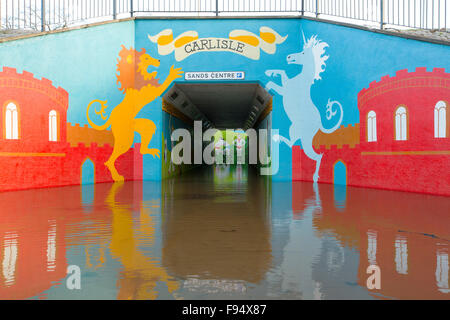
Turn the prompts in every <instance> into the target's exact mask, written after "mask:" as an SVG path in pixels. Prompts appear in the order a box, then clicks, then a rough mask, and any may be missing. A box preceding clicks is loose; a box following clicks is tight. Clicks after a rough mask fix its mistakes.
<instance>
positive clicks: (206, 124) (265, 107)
mask: <svg viewBox="0 0 450 320" xmlns="http://www.w3.org/2000/svg"><path fill="white" fill-rule="evenodd" d="M163 111H164V112H163V140H164V141H163V144H164V145H163V148H164V150H165V152H164V157H163V160H162V161H163V170H162V171H163V173H162V176H163V178H166V177H173V176H177V175H181V174H183V173H185V172H187V171H189V170H190V169H193V168H196V169H197V170H199V168H198V167H199V165H198V163H197V165H195V164H194V165H191V166H186V165H182V166H181V168H177V166H176V165H174V164H173V163H172V161H171V159H170V154H171V152H172V150H173V149H174V147H175V145H176V144H177V143H178V141H172V139H171V136H172V133H173V132H174V130H176V129H179V128H183V129H187V130H189V131H190V133H191V135H193V131H194V130H193V129H194V123H195V122H196V121H197V126H199V125H200V124H199V122H200V123H201V128H202V133H205V132H206V131H207V130H209V129H217V130H219V132H220V133H217V134H216V135H214V138H213V139H212V140H211V141H208V142H205V141H203V144H202V154H203V151H204V150H205V148H207V146H208V145H209V144H211V142H213V143H214V152H213V154H214V157H215V158H216V159H220V157H221V156H223V158H222V159H223V164H222V162H220V161H219V160H218V161H219V163H220V165H218V164H217V163H218V162H217V161H215V162H214V164H211V165H208V164H207V163H205V161H202V165H201V167H202V169H203V170H210V167H215V170H216V171H217V170H221V171H224V172H231V171H233V170H234V169H235V168H236V166H239V167H240V168H239V170H242V169H244V170H245V172H246V174H248V173H256V172H257V170H253V169H254V168H255V167H258V166H261V165H263V163H267V161H266V160H262V156H261V155H262V154H265V155H268V154H270V150H269V149H270V143H268V142H267V140H268V139H267V137H268V135H270V129H271V111H272V96H271V95H270V94H269V93H268V92H267V91H266V90H265V89H264V88H263V87H262V86H261V85H260V84H259V83H257V82H254V83H242V82H235V83H231V82H227V83H217V82H214V83H211V82H206V83H201V82H192V83H175V84H174V85H173V86H172V87H171V88H170V89H169V90H168V91H167V92H166V93H165V95H164V96H163ZM198 121H199V122H198ZM263 131H264V132H265V136H264V137H261V134H260V133H261V132H263ZM227 132H228V133H227ZM230 132H231V133H230ZM233 132H234V133H233ZM249 132H250V133H249ZM253 133H254V134H255V135H253ZM263 138H264V142H260V140H261V139H263ZM250 139H254V140H252V141H250ZM220 140H222V141H220ZM241 141H244V142H241ZM252 142H253V143H254V144H253V146H255V148H253V147H252V148H250V147H249V146H250V144H251V143H252ZM191 145H192V148H194V143H193V141H191ZM250 149H251V150H250ZM261 149H265V150H264V153H261V151H260V150H261ZM251 152H253V153H252V154H253V157H251V156H250V153H251ZM192 153H193V152H192ZM230 155H231V156H230ZM227 156H230V158H227ZM193 158H194V156H193V154H192V163H194V162H195V161H194V159H193ZM229 159H231V162H230V161H229ZM255 159H256V161H255ZM217 167H220V168H217ZM249 167H251V169H250V170H249ZM222 174H223V173H222Z"/></svg>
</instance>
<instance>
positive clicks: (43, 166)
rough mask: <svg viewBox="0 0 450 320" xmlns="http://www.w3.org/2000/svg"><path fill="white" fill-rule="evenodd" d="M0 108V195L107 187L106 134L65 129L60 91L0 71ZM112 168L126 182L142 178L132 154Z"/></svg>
mask: <svg viewBox="0 0 450 320" xmlns="http://www.w3.org/2000/svg"><path fill="white" fill-rule="evenodd" d="M0 106H1V107H2V109H1V115H0V130H1V132H2V135H1V139H0V166H1V168H2V172H3V174H2V175H1V177H0V191H6V190H19V189H28V188H38V187H48V186H64V185H76V184H82V183H94V182H108V181H112V179H111V175H110V173H109V171H108V169H107V168H106V167H105V165H104V162H105V161H106V160H107V158H108V156H109V154H110V153H111V151H112V147H111V143H112V142H113V137H112V134H111V133H110V131H109V132H98V131H96V130H93V129H91V128H89V127H88V126H87V125H85V126H84V127H82V126H80V125H78V124H74V125H73V124H70V123H67V110H68V107H69V94H68V92H67V91H66V90H64V89H63V88H61V87H58V88H56V87H55V86H54V85H53V84H52V82H51V81H50V80H47V79H45V78H43V79H36V78H35V77H34V75H33V74H31V73H29V72H27V71H23V73H18V72H17V71H16V69H13V68H8V67H3V70H2V71H1V72H0ZM118 166H119V167H121V168H123V171H124V172H125V177H126V178H127V179H129V180H132V179H140V178H141V177H142V156H141V155H140V154H139V153H138V152H137V153H135V149H131V150H130V151H129V152H128V153H127V154H125V155H124V156H123V157H122V158H121V159H120V161H119V163H118ZM139 168H140V169H139Z"/></svg>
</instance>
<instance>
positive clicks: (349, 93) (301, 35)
mask: <svg viewBox="0 0 450 320" xmlns="http://www.w3.org/2000/svg"><path fill="white" fill-rule="evenodd" d="M106 33H108V34H111V35H112V36H111V37H105V34H106ZM84 36H85V37H84ZM225 40H226V41H225ZM33 41H35V40H33V38H32V39H24V40H21V41H18V42H17V41H12V42H9V43H7V45H6V44H2V46H0V61H2V66H1V67H2V69H1V70H2V71H1V72H0V98H1V101H0V106H1V107H2V110H1V128H0V129H1V134H2V136H1V137H2V139H1V141H0V164H1V165H2V171H3V173H2V175H1V176H0V190H17V189H26V188H34V187H47V186H61V185H69V184H80V183H85V184H88V183H93V182H106V181H121V180H133V179H144V180H161V179H162V178H166V177H169V176H171V175H172V173H173V174H174V175H178V174H180V173H182V172H184V169H183V168H176V167H175V166H173V165H172V164H171V162H170V161H169V160H170V153H171V149H172V147H173V145H172V141H171V139H170V135H171V132H172V131H173V130H174V129H176V128H181V127H184V128H188V129H190V128H191V123H190V121H192V119H185V118H183V115H181V114H175V113H174V112H172V111H170V112H168V109H167V108H166V106H164V102H163V99H162V95H163V94H164V92H165V91H166V89H168V88H169V87H170V86H171V84H172V83H173V82H174V81H177V82H183V81H186V80H184V79H182V74H183V72H205V71H212V72H225V71H240V72H241V71H242V72H243V73H244V74H245V80H239V81H240V82H242V81H245V82H250V83H259V84H261V85H262V86H265V87H266V89H267V90H270V92H271V93H273V94H274V96H273V102H272V105H273V106H272V108H271V109H270V115H267V114H266V115H265V116H268V117H267V119H270V121H267V122H262V123H260V124H258V125H257V126H256V127H258V126H260V125H261V126H263V127H265V128H267V129H269V130H271V129H277V130H279V135H275V136H274V140H277V141H274V142H276V143H278V142H282V143H279V144H278V145H279V171H278V173H277V174H275V175H273V176H272V179H273V180H275V181H280V180H307V181H315V182H323V183H335V184H346V185H354V186H364V187H374V188H386V189H395V190H404V191H414V192H425V193H434V194H441V195H450V173H449V172H450V170H449V163H450V161H449V156H450V154H449V152H450V134H449V130H450V115H449V114H450V110H449V101H450V93H449V92H450V85H449V70H450V65H449V64H448V59H443V58H442V57H445V56H447V55H448V50H449V49H448V46H444V45H437V44H431V43H426V42H420V41H407V40H405V39H401V38H397V37H393V36H387V35H383V34H375V33H371V32H368V31H363V30H356V29H352V28H347V27H342V26H334V25H333V26H332V25H329V24H326V23H319V22H316V21H306V20H299V19H263V20H261V19H224V20H214V21H213V20H208V19H206V20H195V19H192V20H174V21H172V20H136V21H131V22H130V21H129V22H123V23H122V22H121V23H118V24H111V25H109V24H107V25H104V26H101V27H93V28H87V29H86V30H74V31H70V32H62V33H59V34H55V35H53V36H52V37H44V38H39V41H38V42H39V44H36V46H37V49H38V50H36V51H35V53H34V54H31V53H30V52H28V51H27V52H24V51H23V49H22V48H23V46H24V45H27V44H28V43H29V44H31V43H35V42H33ZM76 41H78V42H76ZM221 41H225V42H226V47H225V44H224V43H225V42H221ZM75 42H76V44H77V46H76V48H75V47H74V43H75ZM375 43H376V45H373V44H375ZM98 44H101V49H98V48H99V46H98ZM121 45H123V47H122V49H121ZM222 46H224V47H222ZM134 48H141V49H140V50H136V49H134ZM239 48H240V49H239ZM299 48H301V49H299ZM380 48H383V50H381V49H380ZM75 49H76V50H75ZM194 49H195V50H194ZM380 50H381V51H380ZM188 51H189V52H188ZM191 51H192V52H191ZM239 51H242V52H239ZM261 51H262V53H261ZM411 52H413V53H414V54H411ZM194 53H195V54H194ZM117 57H118V58H119V59H117ZM68 61H71V63H68ZM41 62H42V63H41ZM325 63H326V64H325ZM175 64H176V65H177V68H175V67H174V65H175ZM55 65H64V66H65V68H55ZM42 77H47V78H49V79H52V81H50V80H47V79H46V78H42ZM160 77H161V78H162V79H165V80H164V81H163V82H162V83H161V84H159V82H158V78H160ZM210 81H216V82H217V81H219V80H210ZM228 81H237V80H228ZM117 85H119V90H117V89H118V88H117ZM63 88H64V89H63ZM330 97H331V98H330ZM94 98H100V99H99V100H93V99H94ZM106 99H108V100H109V102H108V103H107V102H106V101H104V100H106ZM107 105H109V107H107ZM86 106H88V108H87V109H86ZM111 106H116V107H114V108H113V107H111ZM171 112H172V113H171ZM180 121H181V122H180ZM109 127H111V129H110V130H109V129H108V128H109ZM328 128H330V129H328ZM98 129H100V130H98ZM271 146H273V143H268V144H267V148H266V149H267V150H269V152H268V153H269V154H270V153H271V152H270V148H271ZM233 147H234V148H235V149H236V148H237V145H236V144H235V145H233ZM162 154H164V156H161V155H162ZM272 160H273V159H271V160H270V161H271V162H273V161H272Z"/></svg>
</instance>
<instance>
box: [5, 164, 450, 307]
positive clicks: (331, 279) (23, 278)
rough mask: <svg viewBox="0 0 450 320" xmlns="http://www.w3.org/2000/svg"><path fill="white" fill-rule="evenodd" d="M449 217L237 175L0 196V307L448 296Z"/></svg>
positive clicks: (437, 205)
mask: <svg viewBox="0 0 450 320" xmlns="http://www.w3.org/2000/svg"><path fill="white" fill-rule="evenodd" d="M449 209H450V198H449V197H441V196H432V195H423V194H414V193H404V192H393V191H385V190H374V189H364V188H353V187H343V186H333V185H326V184H319V185H317V184H312V183H308V182H274V181H271V180H270V179H267V178H264V177H259V176H257V175H256V174H255V171H254V170H252V169H251V168H250V169H247V168H246V167H241V166H237V167H236V166H218V167H209V168H199V169H195V170H192V171H191V172H189V173H187V174H185V175H183V176H180V177H177V178H174V179H168V180H165V181H163V182H126V183H122V184H120V183H119V184H97V185H90V186H81V187H80V186H75V187H63V188H51V189H39V190H28V191H20V192H5V193H0V212H1V214H0V262H1V265H0V269H1V272H0V299H449V298H450V289H449V259H448V256H449V246H450V210H449ZM370 265H376V266H378V267H379V270H380V286H381V288H380V289H376V288H375V289H369V288H368V287H367V285H366V284H367V279H368V277H369V276H370V274H368V273H367V268H368V267H369V266H370ZM69 266H78V267H79V268H80V271H81V273H80V275H81V277H80V279H81V289H79V290H77V289H75V290H70V289H69V288H70V286H68V285H67V282H68V279H69V276H70V275H69V276H68V274H67V269H68V267H69Z"/></svg>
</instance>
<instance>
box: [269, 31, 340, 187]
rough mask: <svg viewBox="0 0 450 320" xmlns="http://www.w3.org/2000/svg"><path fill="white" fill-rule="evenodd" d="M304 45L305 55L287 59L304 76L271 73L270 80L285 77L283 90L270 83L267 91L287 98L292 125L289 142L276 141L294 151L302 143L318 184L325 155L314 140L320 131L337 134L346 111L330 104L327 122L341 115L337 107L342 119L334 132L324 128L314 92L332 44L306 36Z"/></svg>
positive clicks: (275, 137) (327, 108)
mask: <svg viewBox="0 0 450 320" xmlns="http://www.w3.org/2000/svg"><path fill="white" fill-rule="evenodd" d="M303 42H304V45H303V51H301V52H298V53H292V54H290V55H288V56H287V58H286V60H287V63H288V64H297V65H301V66H303V69H302V72H301V73H299V74H298V75H296V76H295V77H292V78H288V76H287V75H286V72H285V71H284V70H267V71H266V75H267V76H269V77H273V76H280V77H281V86H279V85H276V84H275V83H274V82H272V81H270V82H269V83H267V85H266V89H267V90H268V91H270V90H274V91H275V92H276V93H278V94H279V95H281V96H282V97H283V106H284V110H285V112H286V114H287V116H288V117H289V120H290V121H291V126H290V127H289V138H286V137H283V136H280V135H274V137H273V139H274V140H275V141H282V142H284V143H286V144H287V145H288V146H289V147H290V148H292V146H293V145H294V143H296V142H297V141H298V140H300V142H301V144H302V147H303V151H304V152H305V154H306V156H307V157H308V158H310V159H312V160H314V161H315V162H316V170H315V171H314V175H313V181H314V182H317V181H318V180H319V169H320V162H321V160H322V156H323V155H322V154H318V153H316V151H315V150H314V148H313V144H312V141H313V138H314V136H315V135H316V133H317V132H318V131H319V130H321V131H322V132H324V133H332V132H334V131H336V129H337V128H339V126H340V125H341V123H342V119H343V117H344V110H343V108H342V105H341V104H340V103H339V102H338V101H331V100H328V104H327V106H326V115H327V119H328V120H330V119H331V118H333V117H334V116H335V115H336V113H337V111H335V110H333V106H334V105H337V106H338V107H339V109H340V112H339V113H340V117H339V120H338V121H337V123H336V124H335V125H334V127H332V128H331V129H325V128H324V127H323V125H322V120H321V116H320V113H319V111H318V110H317V106H316V105H315V104H314V102H313V101H312V99H311V89H310V88H311V86H312V85H313V84H314V82H315V81H318V80H321V76H320V74H321V73H322V72H324V71H325V69H324V67H325V66H326V65H325V61H327V60H328V58H329V57H328V56H326V55H324V53H325V48H326V47H328V44H327V43H326V42H323V41H321V40H319V39H317V36H312V37H311V38H309V39H308V40H306V39H305V35H303Z"/></svg>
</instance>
